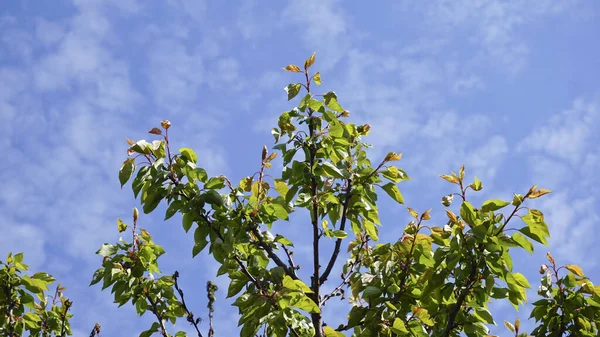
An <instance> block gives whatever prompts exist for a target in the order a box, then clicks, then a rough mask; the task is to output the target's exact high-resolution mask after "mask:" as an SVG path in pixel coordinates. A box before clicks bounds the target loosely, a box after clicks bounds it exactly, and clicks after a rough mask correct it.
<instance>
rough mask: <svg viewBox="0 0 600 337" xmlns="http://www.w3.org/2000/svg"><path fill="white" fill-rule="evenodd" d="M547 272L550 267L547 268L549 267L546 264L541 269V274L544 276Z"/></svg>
mask: <svg viewBox="0 0 600 337" xmlns="http://www.w3.org/2000/svg"><path fill="white" fill-rule="evenodd" d="M547 270H548V266H547V265H545V264H543V265H542V266H541V267H540V274H544V273H545V272H546V271H547Z"/></svg>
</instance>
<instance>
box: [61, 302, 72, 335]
mask: <svg viewBox="0 0 600 337" xmlns="http://www.w3.org/2000/svg"><path fill="white" fill-rule="evenodd" d="M72 304H73V302H71V300H66V301H65V303H64V309H65V311H64V312H63V315H62V317H61V321H62V322H61V327H60V335H61V337H64V336H65V335H66V331H65V329H66V328H67V324H66V323H67V314H68V313H69V309H70V308H71V305H72Z"/></svg>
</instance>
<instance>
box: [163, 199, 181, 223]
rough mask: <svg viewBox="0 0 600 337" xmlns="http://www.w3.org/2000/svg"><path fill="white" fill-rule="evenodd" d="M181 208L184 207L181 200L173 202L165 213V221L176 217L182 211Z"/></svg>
mask: <svg viewBox="0 0 600 337" xmlns="http://www.w3.org/2000/svg"><path fill="white" fill-rule="evenodd" d="M181 206H183V202H181V200H175V201H173V202H172V203H171V204H170V205H169V207H168V208H167V211H166V213H165V220H168V219H170V218H171V217H172V216H173V215H175V213H177V211H178V210H180V209H181Z"/></svg>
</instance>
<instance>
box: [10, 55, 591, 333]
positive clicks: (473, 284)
mask: <svg viewBox="0 0 600 337" xmlns="http://www.w3.org/2000/svg"><path fill="white" fill-rule="evenodd" d="M314 61H315V55H314V54H313V55H312V56H311V57H310V58H309V59H308V60H306V61H305V63H304V68H303V69H301V68H300V67H298V66H296V65H288V66H287V67H285V70H287V71H290V72H293V73H298V75H300V76H301V77H302V82H301V83H292V84H290V85H288V86H287V87H286V91H287V96H288V100H292V99H294V98H295V97H296V96H298V95H299V94H300V92H301V91H305V92H306V94H305V95H304V96H302V98H301V99H300V101H299V103H298V106H297V107H296V108H294V109H292V110H290V111H286V112H284V113H282V114H281V116H280V117H279V120H278V125H277V127H276V128H273V130H272V132H271V133H272V135H273V136H274V138H275V146H274V147H273V149H274V150H275V151H276V152H273V153H269V149H268V148H267V147H266V146H265V147H264V148H263V150H262V153H261V156H260V158H261V161H260V163H261V164H260V166H259V167H258V168H257V171H256V172H255V173H254V174H253V175H250V176H248V177H245V178H243V179H241V181H239V182H238V183H237V184H234V183H233V182H232V181H230V180H229V179H228V178H227V177H225V176H222V175H221V176H215V177H209V176H208V175H207V173H206V171H205V170H204V169H203V168H202V167H200V166H198V158H197V156H196V154H195V152H194V151H193V150H192V149H190V148H181V149H179V151H178V152H176V153H174V152H173V151H172V149H171V147H170V144H169V128H170V127H171V123H170V122H169V121H167V120H165V121H163V122H162V123H161V127H160V128H158V127H157V128H153V129H152V130H150V131H149V133H150V134H152V135H155V136H156V137H157V138H158V139H156V140H153V141H152V142H147V141H145V140H140V141H137V142H133V141H130V140H129V139H128V142H129V145H130V148H129V150H128V156H129V158H128V159H127V160H125V162H124V163H123V165H122V167H121V170H120V173H119V180H120V182H121V185H124V184H126V183H127V182H128V181H129V180H130V179H131V178H132V177H133V181H132V188H133V192H134V195H135V197H136V198H138V197H139V199H140V201H141V205H142V210H143V212H144V213H146V214H147V213H151V212H152V211H153V210H154V209H155V208H156V207H157V206H158V205H159V204H160V203H161V202H165V203H166V204H167V206H168V207H167V211H166V215H165V220H168V219H169V218H171V217H173V216H174V215H175V214H176V213H180V214H181V215H182V226H183V229H184V230H185V231H186V232H190V231H191V232H192V233H193V237H194V245H193V247H192V248H191V250H192V255H193V256H196V255H197V254H199V253H200V252H202V251H203V250H205V249H208V252H209V254H210V255H211V256H212V257H213V258H214V259H215V261H216V262H217V263H218V264H219V265H220V268H219V269H218V273H217V275H227V276H228V277H229V279H230V283H229V287H228V289H227V296H228V297H235V302H234V304H233V305H234V306H236V307H237V308H238V309H239V313H240V319H239V322H238V323H239V325H240V326H241V332H240V335H241V336H243V337H254V336H265V337H266V336H273V337H284V336H295V337H313V336H316V337H321V336H326V337H334V336H335V337H337V336H346V335H347V334H351V335H352V336H418V337H422V336H423V337H424V336H436V337H437V336H440V337H448V336H459V334H461V333H463V334H465V335H466V336H487V335H488V334H489V329H488V325H491V324H496V323H495V321H494V318H493V316H492V314H491V313H490V311H489V310H488V304H489V303H491V302H492V301H503V300H507V301H509V303H511V304H512V305H513V306H514V307H515V308H518V306H519V305H521V304H523V303H524V302H526V301H527V295H526V291H527V289H528V288H531V286H530V284H529V282H528V280H527V279H526V278H525V276H523V275H522V274H521V273H518V272H514V271H513V261H512V258H511V252H512V251H511V250H513V249H523V250H526V251H528V252H529V253H532V252H533V249H534V245H533V242H534V241H535V242H538V243H541V244H544V245H546V244H547V238H548V237H549V232H548V227H547V225H546V223H545V221H544V215H543V214H542V212H541V211H539V210H536V209H531V208H528V207H527V206H526V202H527V201H528V200H529V199H535V198H538V197H541V196H543V195H545V194H547V193H550V191H548V190H546V189H543V188H538V187H537V186H533V187H532V188H531V189H529V190H528V191H527V192H526V193H525V194H515V195H514V196H513V198H512V200H511V201H504V200H498V199H493V200H487V201H485V202H483V204H482V205H478V206H475V205H473V204H472V203H471V202H469V201H468V198H467V197H468V194H469V193H472V192H476V191H479V190H481V189H482V183H481V181H479V180H478V179H477V178H476V177H475V179H474V181H473V182H472V183H468V182H466V180H465V169H464V167H461V168H460V169H459V170H458V173H451V174H449V175H442V176H441V177H442V178H443V179H445V180H446V181H448V182H449V183H451V184H453V185H455V188H456V192H455V193H452V194H449V195H446V196H444V197H443V198H442V204H443V205H444V206H445V207H446V215H447V219H444V220H441V219H440V220H437V222H438V225H437V226H436V225H433V224H431V223H432V222H433V221H432V219H431V215H430V210H426V211H422V212H418V211H416V210H414V209H412V208H410V207H407V210H408V213H409V214H410V216H412V217H413V218H414V219H413V220H412V221H411V222H410V223H408V224H407V225H406V227H405V229H404V233H403V235H402V237H401V238H400V239H399V240H398V241H396V242H389V243H379V235H378V233H379V232H378V227H379V226H381V222H380V220H379V211H378V197H379V196H380V195H382V194H381V193H380V192H379V191H380V190H382V191H383V192H384V194H385V195H387V196H389V197H390V198H391V199H393V200H394V201H395V202H397V203H399V204H404V198H403V196H402V194H401V192H400V190H399V189H398V186H397V184H398V183H400V182H403V181H405V180H409V177H408V175H407V174H406V172H405V171H404V170H402V169H401V168H399V167H397V166H395V165H394V163H395V162H397V161H399V160H400V159H401V154H399V153H394V152H390V153H389V154H387V155H386V156H385V157H384V158H383V160H381V161H378V162H376V163H375V164H372V162H371V160H370V159H369V158H368V156H367V149H368V148H369V147H370V146H369V145H368V144H366V143H364V142H363V137H364V136H367V135H368V134H369V132H370V126H369V125H368V124H365V125H355V124H353V123H351V122H347V119H348V117H349V115H350V114H349V112H348V111H347V110H345V109H344V108H342V106H341V105H340V103H339V102H338V97H337V95H336V94H335V93H334V92H332V91H329V92H326V93H324V94H317V93H314V92H313V88H314V86H313V85H320V84H321V77H320V74H319V73H318V72H317V73H314V74H312V75H311V74H310V73H309V68H310V67H311V66H312V65H313V63H314ZM278 154H280V155H281V158H282V165H283V169H282V171H281V173H280V174H276V173H275V172H272V171H270V169H271V165H272V163H273V161H274V160H275V159H276V157H277V155H278ZM454 198H456V199H458V200H459V201H460V204H459V205H458V206H457V207H453V206H452V202H453V200H454ZM301 210H304V212H302V213H301V214H304V215H306V217H307V221H306V222H304V223H302V224H298V226H305V227H306V230H307V232H309V233H310V234H311V238H312V253H313V255H312V261H311V263H312V265H311V266H310V268H306V267H305V268H303V271H304V270H306V269H308V270H309V274H310V276H309V277H308V278H306V279H303V278H302V277H301V273H300V272H299V267H300V266H299V265H297V264H296V263H295V262H294V258H293V257H294V254H293V252H294V245H293V242H292V238H286V237H284V236H282V235H280V234H277V225H279V223H281V222H282V221H287V220H289V217H290V214H292V213H294V212H300V211H301ZM138 217H139V212H138V210H137V209H134V214H133V225H131V226H130V225H127V224H126V223H124V222H123V221H121V220H118V230H119V232H125V231H127V230H131V234H132V240H131V242H126V241H125V240H123V239H120V241H119V242H117V243H116V244H104V245H102V247H101V248H100V250H98V252H97V254H99V255H101V256H102V257H103V262H102V267H101V268H99V269H98V270H97V271H96V272H95V274H94V277H93V280H92V284H96V283H100V282H102V289H106V288H111V291H112V293H113V294H114V299H115V303H118V304H119V306H121V305H124V304H126V303H128V302H131V303H132V304H133V305H134V306H135V308H136V311H137V312H138V314H139V315H144V314H150V315H152V316H154V317H155V322H154V323H153V325H152V326H151V327H150V328H149V329H147V330H145V331H143V332H142V333H141V334H140V336H150V335H152V334H155V333H158V334H161V335H162V336H164V337H167V336H184V335H185V332H183V331H179V332H176V333H174V335H172V334H171V332H169V331H170V330H172V329H173V327H172V326H171V325H169V323H171V324H174V323H175V322H176V321H177V319H179V318H184V319H185V320H186V321H187V322H188V323H189V324H191V325H192V326H193V328H194V330H195V332H196V334H197V336H203V334H202V331H203V329H204V330H206V331H207V332H206V334H207V335H208V336H209V337H212V336H214V335H215V329H214V328H213V319H212V317H213V311H214V302H215V291H217V288H216V286H215V285H214V284H212V283H210V282H209V283H208V285H207V294H208V301H207V302H208V305H207V306H208V309H209V310H208V312H209V319H208V321H209V323H208V328H207V327H203V326H202V320H201V319H200V318H199V317H197V316H196V315H194V313H193V312H192V311H191V308H188V305H187V304H186V301H185V299H184V293H183V290H182V289H181V288H180V287H179V284H178V282H177V280H178V277H179V273H178V272H175V273H174V274H172V275H163V274H161V272H160V270H159V267H158V258H159V257H160V256H161V255H162V254H164V249H163V248H162V247H161V246H159V245H157V244H156V243H154V242H153V240H152V236H151V235H150V234H149V233H148V232H147V231H146V230H144V229H141V228H139V227H138ZM516 218H519V219H521V220H522V221H521V222H519V223H518V224H515V219H516ZM327 240H330V241H331V244H328V245H327V244H324V242H325V241H327ZM330 246H333V248H332V249H329V250H324V249H322V248H325V247H330ZM342 248H343V249H346V250H347V252H348V253H349V258H348V259H347V261H346V263H345V264H343V266H342V274H341V278H340V279H337V277H336V278H334V277H332V276H331V275H332V274H331V273H332V272H333V271H335V270H337V269H336V262H337V261H338V260H339V259H340V257H341V255H340V254H341V252H342ZM21 260H22V255H15V256H14V257H12V256H11V255H9V257H8V259H7V262H6V263H3V264H2V266H3V267H2V269H1V270H0V279H1V282H2V283H1V286H2V290H3V292H2V293H1V294H0V310H2V315H1V316H0V320H1V321H0V332H2V333H3V334H4V335H8V336H12V335H22V333H23V331H29V332H30V333H31V334H32V335H34V336H39V335H42V336H50V335H52V334H54V335H56V336H58V335H61V336H62V335H65V334H70V330H69V325H68V318H70V314H68V310H69V308H70V306H71V302H70V301H68V300H66V299H63V298H62V289H63V288H60V287H59V288H57V292H56V295H55V296H54V297H52V303H53V305H52V308H51V309H50V310H46V309H45V308H46V301H47V298H46V297H44V295H43V290H45V289H47V287H46V285H47V284H48V283H50V282H52V281H54V279H53V278H51V277H50V276H49V275H47V274H44V273H38V274H35V275H33V276H32V277H28V276H26V275H22V272H23V271H25V270H26V269H27V268H26V267H25V266H24V265H22V264H21ZM548 260H549V265H542V267H541V268H540V273H541V274H542V275H543V276H542V280H541V286H540V287H539V292H538V294H539V295H540V296H541V299H540V300H538V301H536V302H534V303H533V311H532V312H531V317H532V318H534V319H535V321H536V322H537V327H536V328H535V329H534V330H533V331H532V332H531V335H533V336H565V335H568V336H597V335H598V329H599V328H600V287H598V286H596V287H594V285H593V284H592V282H591V281H590V280H589V279H588V278H587V277H586V276H585V275H584V274H583V272H582V270H581V268H580V267H578V266H577V265H567V266H564V267H558V266H557V265H556V263H555V261H554V259H553V258H552V256H551V255H550V254H548ZM161 275H162V276H161ZM338 275H339V274H338ZM326 283H329V286H328V287H327V289H333V291H331V292H324V289H325V284H326ZM27 291H29V292H31V293H33V294H34V295H36V296H37V297H38V299H39V300H40V301H41V304H38V303H36V302H35V301H34V299H33V297H32V296H31V295H30V294H29V293H28V292H27ZM333 300H347V301H348V302H349V304H350V305H349V307H348V308H349V313H348V319H347V321H346V322H345V323H344V324H341V325H339V326H337V327H336V326H331V325H328V324H326V323H327V322H324V321H323V311H324V310H325V309H326V306H325V305H326V304H327V302H328V301H333ZM59 304H60V305H59ZM504 324H505V325H506V327H507V328H508V329H509V330H510V332H511V334H514V336H518V337H521V336H528V334H527V333H526V332H523V331H520V330H521V329H520V322H519V321H518V320H517V321H515V322H514V323H510V322H507V321H505V322H504ZM96 328H97V329H98V331H97V332H99V326H97V327H95V329H96ZM94 331H95V330H94ZM94 331H92V333H94Z"/></svg>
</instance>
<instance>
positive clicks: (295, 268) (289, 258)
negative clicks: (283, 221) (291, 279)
mask: <svg viewBox="0 0 600 337" xmlns="http://www.w3.org/2000/svg"><path fill="white" fill-rule="evenodd" d="M281 248H282V249H283V251H284V252H285V255H286V256H287V258H288V263H289V265H290V268H291V269H292V271H293V272H294V274H296V270H298V269H299V267H298V266H296V264H294V259H293V258H292V255H293V254H294V252H290V251H289V250H288V249H287V247H286V246H285V245H284V244H283V243H282V244H281Z"/></svg>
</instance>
